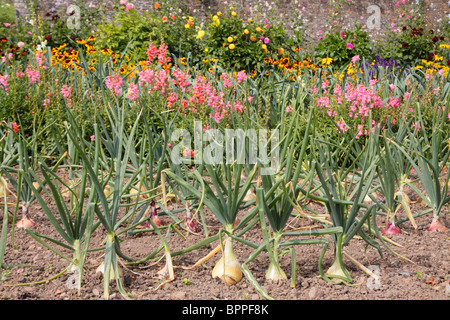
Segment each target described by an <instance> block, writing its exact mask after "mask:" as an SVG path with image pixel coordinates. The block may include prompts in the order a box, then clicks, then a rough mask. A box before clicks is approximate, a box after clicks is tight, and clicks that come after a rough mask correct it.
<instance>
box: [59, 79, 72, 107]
mask: <svg viewBox="0 0 450 320" xmlns="http://www.w3.org/2000/svg"><path fill="white" fill-rule="evenodd" d="M61 93H62V95H63V96H64V98H65V99H66V100H67V106H68V107H69V108H70V107H72V99H71V98H70V96H71V95H72V88H71V87H69V86H68V85H67V84H65V85H63V87H62V88H61Z"/></svg>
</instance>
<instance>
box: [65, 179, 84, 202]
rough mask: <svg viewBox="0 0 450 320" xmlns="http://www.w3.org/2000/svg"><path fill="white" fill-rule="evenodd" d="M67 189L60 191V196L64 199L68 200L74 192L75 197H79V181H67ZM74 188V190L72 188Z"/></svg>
mask: <svg viewBox="0 0 450 320" xmlns="http://www.w3.org/2000/svg"><path fill="white" fill-rule="evenodd" d="M67 186H68V188H64V189H62V190H61V195H62V196H63V197H65V198H70V196H71V195H72V194H73V193H72V192H75V195H76V196H77V197H79V196H80V191H81V190H80V189H81V186H80V185H79V181H78V180H77V179H74V180H69V182H68V183H67ZM74 187H75V190H73V188H74Z"/></svg>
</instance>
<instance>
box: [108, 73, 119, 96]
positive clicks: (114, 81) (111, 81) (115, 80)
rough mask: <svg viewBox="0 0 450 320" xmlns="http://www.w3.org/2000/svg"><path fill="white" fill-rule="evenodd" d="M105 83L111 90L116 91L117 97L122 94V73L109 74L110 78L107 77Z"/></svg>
mask: <svg viewBox="0 0 450 320" xmlns="http://www.w3.org/2000/svg"><path fill="white" fill-rule="evenodd" d="M105 83H106V87H108V89H109V90H111V92H112V91H114V93H115V94H116V96H117V97H119V96H120V95H121V93H122V92H121V90H120V88H121V87H122V84H123V79H122V78H121V77H120V75H116V76H109V77H108V78H106V80H105Z"/></svg>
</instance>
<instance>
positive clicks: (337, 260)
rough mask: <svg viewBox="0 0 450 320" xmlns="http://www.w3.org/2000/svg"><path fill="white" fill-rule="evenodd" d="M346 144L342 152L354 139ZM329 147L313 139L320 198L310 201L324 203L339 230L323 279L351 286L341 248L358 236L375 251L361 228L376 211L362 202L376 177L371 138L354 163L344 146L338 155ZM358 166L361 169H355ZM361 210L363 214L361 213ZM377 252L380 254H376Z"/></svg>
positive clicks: (373, 206)
mask: <svg viewBox="0 0 450 320" xmlns="http://www.w3.org/2000/svg"><path fill="white" fill-rule="evenodd" d="M348 142H349V143H350V145H348V146H345V148H350V147H351V144H352V143H355V138H352V139H351V140H350V141H348ZM329 143H331V142H328V141H324V140H322V139H317V138H316V139H315V140H314V145H315V146H317V150H318V156H315V158H316V159H315V163H314V166H315V169H316V173H317V176H318V178H319V180H320V182H321V185H322V188H321V189H322V192H323V197H321V198H320V197H314V196H312V195H310V197H312V198H315V199H320V200H321V201H322V202H323V203H325V206H326V209H327V212H328V213H329V215H330V218H331V222H332V224H333V226H334V227H342V232H341V233H338V234H334V235H332V238H333V242H334V262H333V264H332V265H331V267H330V268H329V269H328V270H327V272H326V275H325V276H324V279H325V280H327V281H331V282H333V283H334V281H333V280H337V283H343V282H344V283H351V282H352V277H351V275H350V274H349V272H348V270H347V268H346V267H345V264H344V261H343V256H344V251H343V250H344V245H345V244H347V243H348V242H349V241H350V240H351V239H352V238H353V237H354V236H355V235H356V234H359V235H360V236H361V237H362V238H363V239H364V240H366V241H368V243H369V244H371V245H374V246H375V247H377V245H376V244H374V241H373V240H372V239H370V237H368V236H367V234H366V233H365V232H364V230H363V228H362V227H363V225H364V223H365V222H366V221H369V220H368V218H369V217H370V215H371V214H374V212H375V209H376V205H375V204H372V205H371V206H370V207H367V205H365V204H364V203H363V200H364V198H365V197H366V195H367V194H368V192H369V190H370V189H371V188H372V183H373V180H374V176H375V173H376V164H377V160H376V152H375V145H374V144H375V142H374V138H373V135H371V136H370V137H369V139H368V141H367V144H366V146H365V147H364V148H363V149H362V151H361V152H360V153H359V154H357V155H356V157H355V158H354V159H352V158H350V156H349V154H350V153H346V152H345V151H346V150H344V146H340V148H338V150H337V151H339V153H331V152H330V148H329ZM343 151H344V152H343ZM340 154H343V159H339V155H340ZM360 164H361V166H359V165H360ZM358 169H359V170H361V171H360V173H357V170H358ZM352 171H353V172H352ZM352 173H353V174H352ZM362 209H364V210H365V212H362V211H363V210H362ZM379 252H380V253H381V251H380V250H379ZM331 279H333V280H331Z"/></svg>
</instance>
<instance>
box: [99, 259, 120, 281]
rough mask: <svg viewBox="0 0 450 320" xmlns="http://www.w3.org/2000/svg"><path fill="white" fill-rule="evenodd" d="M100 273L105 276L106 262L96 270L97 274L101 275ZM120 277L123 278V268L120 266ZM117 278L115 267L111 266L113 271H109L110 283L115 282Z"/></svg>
mask: <svg viewBox="0 0 450 320" xmlns="http://www.w3.org/2000/svg"><path fill="white" fill-rule="evenodd" d="M99 272H100V273H101V274H103V275H105V262H104V261H103V262H102V264H101V265H99V266H98V267H97V269H96V270H95V273H99ZM119 276H120V277H122V268H120V266H119ZM115 278H116V277H115V274H114V268H113V265H112V264H111V269H110V271H109V281H113V280H114V279H115Z"/></svg>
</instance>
